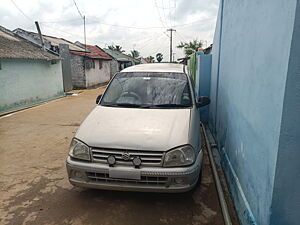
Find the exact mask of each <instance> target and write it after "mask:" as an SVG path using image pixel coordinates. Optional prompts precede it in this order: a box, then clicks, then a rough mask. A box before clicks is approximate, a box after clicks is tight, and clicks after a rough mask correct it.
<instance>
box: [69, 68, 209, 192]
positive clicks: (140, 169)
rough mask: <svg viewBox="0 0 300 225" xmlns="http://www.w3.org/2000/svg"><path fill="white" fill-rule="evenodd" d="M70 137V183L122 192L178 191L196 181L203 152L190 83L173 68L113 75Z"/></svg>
mask: <svg viewBox="0 0 300 225" xmlns="http://www.w3.org/2000/svg"><path fill="white" fill-rule="evenodd" d="M96 103H97V106H96V107H95V108H94V110H93V111H92V112H91V113H90V114H89V115H88V116H87V118H86V119H85V120H84V122H83V123H82V124H81V126H80V127H79V129H78V131H77V133H76V135H75V136H74V138H73V140H72V142H71V145H70V153H69V156H68V158H67V162H66V164H67V171H68V176H69V181H70V182H71V184H73V185H75V186H80V187H87V188H98V189H108V190H125V191H149V192H185V191H189V190H191V189H192V188H193V187H194V186H195V185H196V183H197V181H198V179H199V174H200V172H201V168H202V159H203V151H202V150H201V139H200V116H199V110H198V108H199V107H201V106H204V105H207V104H209V99H208V98H207V97H201V98H199V99H198V101H196V100H195V96H194V90H193V84H192V82H191V79H190V77H189V76H188V75H187V74H186V73H185V67H184V66H183V65H180V64H169V63H168V64H167V63H158V64H156V63H151V64H141V65H137V66H132V67H129V68H126V69H124V70H122V71H121V72H119V73H117V74H116V75H115V76H114V77H113V79H112V80H111V82H110V84H109V85H108V87H107V89H106V91H105V92H104V94H103V95H100V96H98V98H97V100H96Z"/></svg>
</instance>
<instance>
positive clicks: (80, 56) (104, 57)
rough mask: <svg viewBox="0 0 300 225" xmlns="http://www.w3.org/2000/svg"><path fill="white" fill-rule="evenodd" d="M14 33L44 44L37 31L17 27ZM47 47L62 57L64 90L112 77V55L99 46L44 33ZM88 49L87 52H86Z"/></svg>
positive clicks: (99, 82) (84, 86)
mask: <svg viewBox="0 0 300 225" xmlns="http://www.w3.org/2000/svg"><path fill="white" fill-rule="evenodd" d="M14 33H15V34H17V35H18V36H20V37H23V38H25V39H27V40H29V41H30V42H32V43H35V44H37V45H39V46H42V43H41V40H40V37H39V35H38V34H37V33H34V32H29V31H26V30H23V29H20V28H18V29H15V30H14ZM43 39H44V45H45V48H46V49H47V50H49V51H53V52H55V53H58V54H59V55H60V56H61V58H62V71H63V83H64V90H65V91H70V90H72V89H81V88H92V87H96V86H99V85H101V84H103V83H106V82H108V81H109V79H110V75H111V72H110V61H111V60H112V57H111V56H109V55H108V54H106V53H105V52H104V51H103V50H102V49H101V48H99V47H98V46H91V45H87V48H86V49H85V47H84V45H82V44H80V43H79V42H77V43H72V42H70V41H68V40H65V39H63V38H57V37H52V36H48V35H43ZM85 50H86V52H85Z"/></svg>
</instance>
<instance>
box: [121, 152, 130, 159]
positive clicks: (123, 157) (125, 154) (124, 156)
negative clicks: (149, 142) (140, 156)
mask: <svg viewBox="0 0 300 225" xmlns="http://www.w3.org/2000/svg"><path fill="white" fill-rule="evenodd" d="M122 159H124V160H125V161H128V160H130V154H129V153H128V152H124V153H123V154H122Z"/></svg>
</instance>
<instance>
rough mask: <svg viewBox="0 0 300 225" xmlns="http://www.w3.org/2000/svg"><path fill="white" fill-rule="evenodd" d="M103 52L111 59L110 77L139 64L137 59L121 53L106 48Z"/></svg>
mask: <svg viewBox="0 0 300 225" xmlns="http://www.w3.org/2000/svg"><path fill="white" fill-rule="evenodd" d="M103 50H104V51H105V52H106V53H107V54H108V55H110V56H111V57H112V58H113V60H112V62H111V77H112V76H113V75H114V74H115V73H117V72H119V71H121V70H122V69H125V68H127V67H129V66H133V65H137V64H140V63H141V62H140V61H139V60H138V59H135V58H133V57H131V56H129V55H126V54H124V53H122V52H119V51H116V50H111V49H106V48H104V49H103Z"/></svg>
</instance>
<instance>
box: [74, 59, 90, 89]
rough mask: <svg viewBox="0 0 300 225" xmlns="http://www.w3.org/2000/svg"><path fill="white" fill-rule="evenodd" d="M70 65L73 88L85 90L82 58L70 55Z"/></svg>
mask: <svg viewBox="0 0 300 225" xmlns="http://www.w3.org/2000/svg"><path fill="white" fill-rule="evenodd" d="M70 63H71V76H72V84H73V88H75V89H81V88H86V78H85V75H84V62H83V57H82V56H79V55H73V54H71V57H70Z"/></svg>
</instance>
